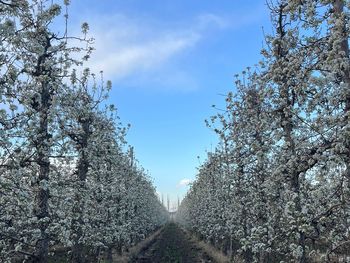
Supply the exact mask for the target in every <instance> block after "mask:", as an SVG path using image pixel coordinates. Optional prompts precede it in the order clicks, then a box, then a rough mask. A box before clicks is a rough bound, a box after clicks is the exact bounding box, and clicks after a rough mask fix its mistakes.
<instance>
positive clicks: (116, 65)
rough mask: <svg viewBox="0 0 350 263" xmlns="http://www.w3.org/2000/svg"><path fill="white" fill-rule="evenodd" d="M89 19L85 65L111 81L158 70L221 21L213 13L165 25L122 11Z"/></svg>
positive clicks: (193, 45) (221, 24) (220, 25)
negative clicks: (89, 39)
mask: <svg viewBox="0 0 350 263" xmlns="http://www.w3.org/2000/svg"><path fill="white" fill-rule="evenodd" d="M90 20H92V21H90V24H91V32H90V33H91V35H92V36H93V37H94V38H95V45H94V46H95V49H96V50H95V51H94V52H93V54H92V56H91V59H90V61H89V62H88V63H87V64H86V65H87V66H89V67H90V68H91V69H92V71H93V72H99V71H101V70H103V71H104V75H105V77H106V78H107V79H112V80H114V81H118V80H122V79H125V78H127V77H130V76H132V77H134V76H135V77H137V75H139V74H141V75H142V74H143V73H148V72H152V71H155V70H162V69H163V67H164V66H166V65H169V64H171V61H172V59H174V58H176V56H177V55H179V54H182V53H184V52H186V51H187V50H190V49H191V48H194V47H195V46H196V45H197V44H198V42H199V41H200V40H202V39H203V37H204V36H205V34H206V30H207V29H208V30H209V28H213V27H218V28H221V27H222V26H223V23H224V22H223V20H222V19H221V18H220V17H218V16H216V15H213V14H205V15H201V16H198V17H197V18H196V19H194V21H192V25H188V24H185V23H184V24H183V25H182V26H178V25H176V26H169V25H168V26H166V27H165V26H164V25H163V24H162V23H160V22H159V23H157V22H154V21H153V22H150V21H141V20H139V19H130V18H127V17H126V16H124V15H122V14H118V15H115V16H112V17H99V16H97V17H95V18H92V19H90ZM179 75H183V74H177V76H179Z"/></svg>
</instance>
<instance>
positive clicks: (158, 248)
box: [131, 223, 215, 263]
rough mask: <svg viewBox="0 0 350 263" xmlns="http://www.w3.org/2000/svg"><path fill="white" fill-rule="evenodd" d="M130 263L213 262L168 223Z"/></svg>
mask: <svg viewBox="0 0 350 263" xmlns="http://www.w3.org/2000/svg"><path fill="white" fill-rule="evenodd" d="M131 262H140V263H199V262H208V263H209V262H212V263H214V262H215V261H214V260H212V259H211V258H210V257H209V256H208V255H207V254H206V253H205V252H204V251H202V250H201V249H199V248H198V247H197V246H196V245H195V243H194V242H193V241H192V240H191V239H190V238H189V236H188V235H187V234H186V233H185V231H183V230H182V229H181V228H180V227H179V226H177V225H176V224H174V223H169V224H168V225H166V226H165V227H164V229H163V230H162V231H161V232H160V234H159V235H158V236H157V237H155V239H154V240H153V241H152V242H151V243H150V244H149V245H148V246H147V247H146V248H144V249H143V250H142V251H141V252H140V254H139V255H138V256H137V257H136V258H134V259H133V260H132V261H131Z"/></svg>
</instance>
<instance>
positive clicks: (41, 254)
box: [35, 83, 51, 263]
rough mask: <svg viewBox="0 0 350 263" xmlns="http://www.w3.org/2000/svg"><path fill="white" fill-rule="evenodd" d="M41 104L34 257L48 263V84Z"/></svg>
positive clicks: (43, 90)
mask: <svg viewBox="0 0 350 263" xmlns="http://www.w3.org/2000/svg"><path fill="white" fill-rule="evenodd" d="M40 95H41V104H40V106H37V107H36V110H37V112H38V113H39V130H38V134H37V138H36V141H35V146H36V150H37V154H38V155H37V160H36V163H37V164H38V165H39V176H38V180H37V187H38V192H37V195H36V209H35V215H36V217H37V220H38V221H39V222H40V223H39V226H38V227H39V229H40V238H39V240H38V242H37V245H36V253H35V254H36V256H37V260H38V262H39V263H44V262H47V261H48V251H49V236H48V234H47V232H46V230H47V228H48V226H49V219H50V214H49V205H48V201H49V189H48V182H49V173H50V160H49V155H50V139H51V135H50V134H49V132H48V117H49V110H50V107H51V95H50V87H49V86H48V83H42V88H41V94H40Z"/></svg>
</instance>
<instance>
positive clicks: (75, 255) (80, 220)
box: [72, 119, 90, 263]
mask: <svg viewBox="0 0 350 263" xmlns="http://www.w3.org/2000/svg"><path fill="white" fill-rule="evenodd" d="M80 124H81V126H82V128H83V133H82V135H81V137H80V140H79V141H78V145H79V146H78V147H79V151H80V156H79V161H78V169H77V174H78V184H77V185H78V186H79V188H80V189H75V190H76V197H75V198H76V200H75V207H74V212H75V213H76V215H77V218H76V219H75V220H74V222H73V232H74V234H75V239H74V245H73V248H72V261H73V262H74V263H84V262H85V255H84V251H83V250H84V245H83V243H82V240H81V238H82V237H83V234H84V233H83V227H82V226H83V224H84V200H83V198H84V197H82V193H83V194H84V192H85V190H86V189H85V181H86V178H87V173H88V170H89V160H88V156H87V153H86V151H87V147H88V140H89V136H90V120H89V119H82V120H81V121H80Z"/></svg>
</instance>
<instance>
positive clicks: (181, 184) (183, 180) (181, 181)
mask: <svg viewBox="0 0 350 263" xmlns="http://www.w3.org/2000/svg"><path fill="white" fill-rule="evenodd" d="M190 183H192V180H191V179H188V178H184V179H182V180H180V182H179V183H178V184H177V186H178V187H184V186H188V185H189V184H190Z"/></svg>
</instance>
